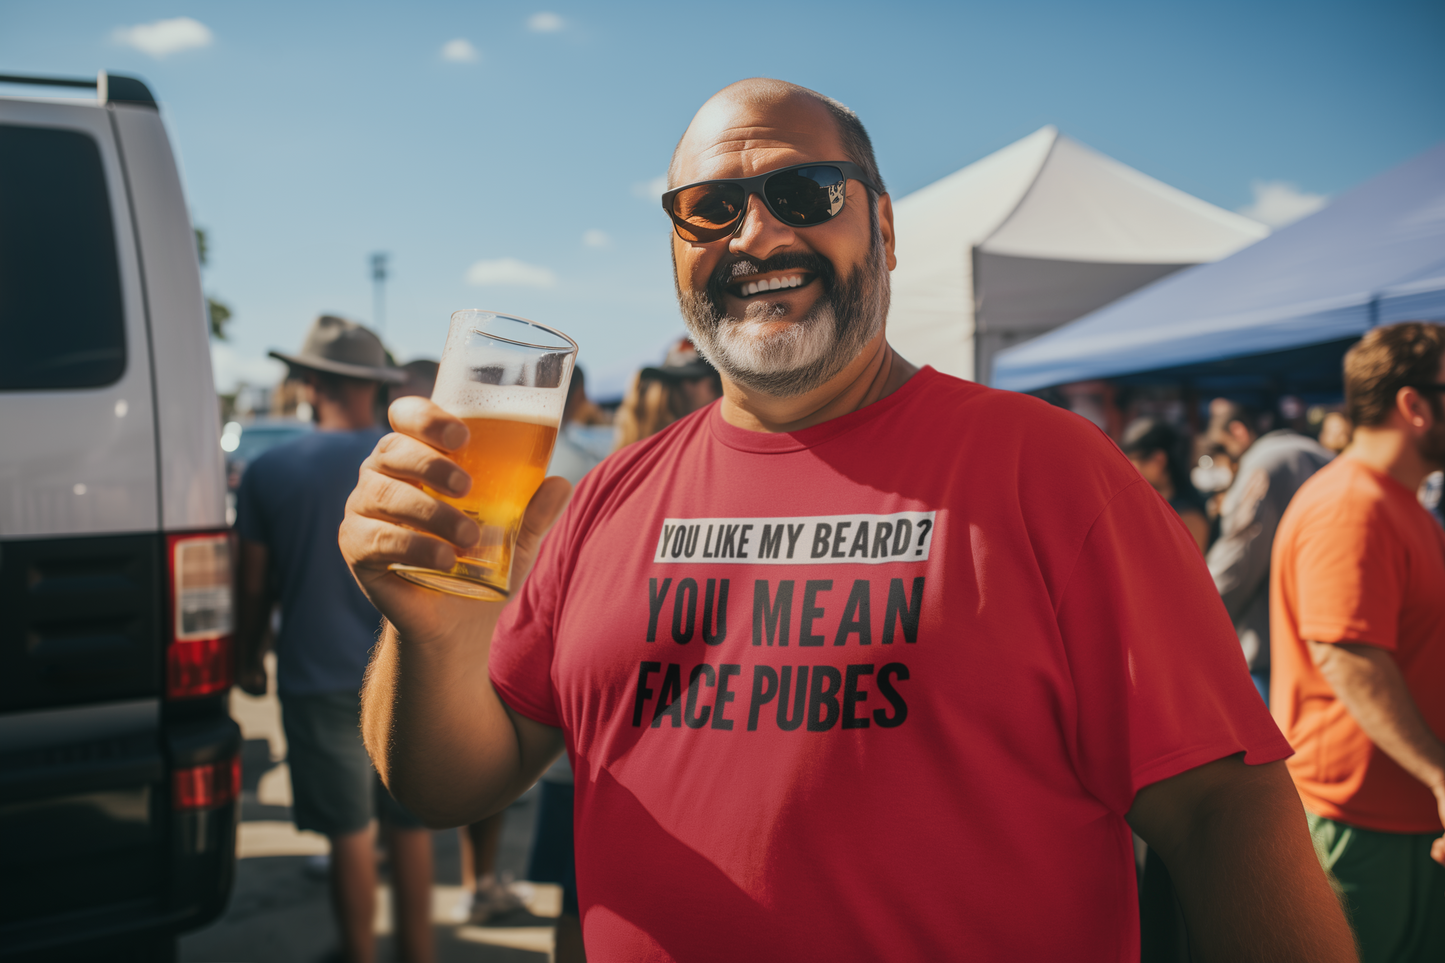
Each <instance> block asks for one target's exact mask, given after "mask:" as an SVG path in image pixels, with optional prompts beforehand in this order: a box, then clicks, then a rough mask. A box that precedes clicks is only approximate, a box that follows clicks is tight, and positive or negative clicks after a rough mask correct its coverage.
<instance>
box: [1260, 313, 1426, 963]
mask: <svg viewBox="0 0 1445 963" xmlns="http://www.w3.org/2000/svg"><path fill="white" fill-rule="evenodd" d="M1442 391H1445V327H1442V326H1441V325H1438V324H1422V323H1418V322H1412V323H1406V324H1395V325H1391V326H1389V327H1384V328H1376V329H1375V330H1373V331H1371V332H1370V333H1369V334H1367V335H1365V337H1364V338H1362V339H1361V340H1360V342H1359V343H1358V344H1356V345H1355V346H1354V347H1353V348H1351V349H1350V351H1349V353H1348V354H1346V355H1345V399H1346V405H1347V406H1348V408H1349V415H1350V420H1351V421H1352V422H1354V425H1355V434H1354V440H1353V441H1352V442H1351V444H1350V447H1349V448H1348V449H1346V451H1345V453H1344V454H1343V455H1341V456H1340V458H1339V459H1337V460H1336V461H1335V462H1334V463H1333V464H1332V465H1329V466H1328V467H1326V468H1323V469H1321V470H1320V472H1319V474H1317V475H1315V476H1314V477H1313V478H1311V479H1310V480H1309V481H1307V482H1305V484H1304V485H1303V486H1301V488H1300V490H1299V494H1298V495H1296V496H1295V500H1294V501H1293V502H1292V503H1291V504H1290V506H1289V510H1288V511H1286V512H1285V515H1284V520H1283V521H1282V522H1281V523H1280V527H1279V536H1278V538H1277V539H1276V541H1275V549H1274V567H1273V571H1272V574H1271V576H1270V594H1271V597H1272V603H1273V613H1274V616H1273V620H1272V621H1273V626H1274V633H1273V636H1272V639H1273V646H1274V658H1275V678H1274V683H1273V694H1274V699H1273V703H1272V704H1273V706H1274V717H1275V721H1276V722H1278V723H1279V727H1280V729H1281V730H1282V731H1283V732H1284V733H1285V735H1286V736H1288V737H1289V740H1290V742H1291V744H1292V745H1293V746H1294V748H1295V753H1296V754H1295V756H1294V757H1293V758H1292V759H1290V761H1289V769H1290V774H1291V775H1292V776H1294V780H1295V785H1297V786H1298V787H1299V792H1300V795H1301V796H1302V797H1303V798H1304V804H1305V809H1306V810H1308V812H1309V821H1310V830H1311V832H1312V833H1313V835H1314V838H1315V846H1316V849H1317V850H1318V851H1319V853H1320V858H1321V860H1322V862H1323V863H1324V864H1325V867H1326V868H1327V869H1330V870H1332V871H1333V873H1334V875H1335V878H1336V879H1337V880H1338V881H1339V887H1340V889H1341V891H1342V893H1343V895H1344V899H1345V906H1346V909H1347V911H1348V912H1349V915H1350V919H1351V922H1353V923H1354V927H1355V932H1356V934H1357V936H1358V937H1359V941H1360V951H1361V956H1362V958H1363V959H1365V960H1367V961H1376V960H1379V961H1411V960H1420V961H1427V960H1428V961H1438V960H1445V866H1441V865H1439V864H1442V863H1445V837H1441V836H1440V832H1441V829H1442V819H1445V742H1442V738H1445V531H1442V530H1441V528H1440V526H1439V525H1437V524H1436V523H1435V520H1434V519H1433V518H1431V517H1430V515H1429V513H1428V512H1426V511H1425V509H1424V508H1423V507H1421V505H1420V503H1419V502H1418V501H1417V500H1416V497H1415V495H1416V492H1417V491H1418V490H1419V488H1420V483H1421V482H1422V481H1424V479H1425V477H1426V476H1427V475H1428V474H1430V473H1431V472H1435V471H1439V470H1440V469H1442V468H1445V405H1442V404H1441V392H1442ZM1432 858H1433V860H1434V861H1433V862H1432Z"/></svg>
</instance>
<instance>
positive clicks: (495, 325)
mask: <svg viewBox="0 0 1445 963" xmlns="http://www.w3.org/2000/svg"><path fill="white" fill-rule="evenodd" d="M576 355H577V343H576V342H575V341H573V340H572V339H571V338H569V337H567V336H566V335H565V334H562V333H561V332H560V331H555V330H553V329H552V328H548V327H545V326H544V325H540V324H537V323H536V322H535V321H528V320H526V319H525V318H514V317H509V316H507V315H504V314H497V313H495V312H492V311H481V310H467V311H458V312H456V313H455V314H453V315H452V326H451V331H450V332H449V333H448V335H447V346H446V350H444V351H443V352H442V360H441V364H440V366H439V368H438V370H437V381H436V387H435V389H433V391H432V401H434V402H436V404H438V405H440V406H441V407H442V408H444V409H445V410H446V411H448V412H450V413H451V414H453V415H456V416H457V417H458V418H460V419H461V420H462V422H463V423H464V424H465V425H466V426H467V430H468V431H469V432H471V435H470V437H469V438H468V439H467V443H466V445H464V446H463V447H462V448H461V449H459V450H458V451H454V452H452V453H451V457H452V460H453V461H455V462H456V463H457V464H458V465H459V466H461V469H462V470H463V471H465V472H466V473H467V474H468V475H469V476H471V479H472V487H471V489H470V490H469V491H468V492H467V493H466V494H465V495H463V496H462V497H461V498H453V497H452V496H450V495H444V494H442V493H441V492H439V491H436V490H435V489H432V488H429V487H426V486H422V487H423V490H424V491H425V492H426V493H427V494H428V495H431V496H432V497H433V498H437V499H440V500H441V501H444V502H446V503H447V504H448V505H452V506H454V507H456V508H458V509H460V510H461V511H463V512H464V513H466V514H467V515H469V516H470V517H471V518H472V519H473V520H474V521H475V522H476V523H477V525H478V527H480V528H481V530H482V536H481V541H480V542H479V543H478V544H476V545H473V546H472V547H470V548H468V549H467V550H466V551H465V553H459V554H458V555H457V561H456V564H455V565H453V566H452V568H451V570H450V571H446V572H440V571H437V570H435V569H430V568H423V567H421V566H417V565H402V564H400V563H397V564H393V565H391V566H390V568H391V570H392V571H393V572H395V573H396V574H397V575H399V576H401V577H402V578H404V579H407V580H408V581H412V582H416V583H417V584H418V585H425V586H427V587H428V588H434V589H438V590H440V591H442V592H450V593H451V594H453V595H463V596H466V597H468V598H477V599H492V600H498V599H505V598H506V597H507V595H508V592H509V589H510V582H511V577H512V549H513V548H514V547H515V546H516V544H517V533H518V531H520V529H521V527H522V515H523V514H524V513H525V512H526V511H527V503H528V502H530V501H531V500H532V496H533V495H535V494H536V493H537V488H538V486H540V485H541V484H542V478H543V476H544V475H545V474H546V473H547V463H548V462H549V461H550V460H551V458H552V445H553V443H554V442H556V440H557V426H558V425H559V424H560V423H561V421H562V409H563V407H564V406H565V404H566V402H567V386H568V382H569V381H570V380H571V375H572V363H573V361H574V359H575V358H576Z"/></svg>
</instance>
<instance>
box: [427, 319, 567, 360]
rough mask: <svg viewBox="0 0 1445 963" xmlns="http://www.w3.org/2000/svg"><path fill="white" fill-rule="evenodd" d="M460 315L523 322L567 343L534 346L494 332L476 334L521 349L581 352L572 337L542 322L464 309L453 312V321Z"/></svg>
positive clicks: (531, 343)
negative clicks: (486, 315) (480, 315)
mask: <svg viewBox="0 0 1445 963" xmlns="http://www.w3.org/2000/svg"><path fill="white" fill-rule="evenodd" d="M459 314H489V315H491V316H492V317H494V318H506V319H508V320H509V321H520V322H522V323H523V324H528V325H531V326H532V327H534V328H538V329H540V330H542V331H545V332H547V333H548V334H552V335H556V336H557V337H558V338H561V339H562V340H563V341H565V342H567V344H566V345H560V344H534V343H533V342H531V341H518V340H517V339H516V338H509V337H507V336H506V335H501V334H495V333H493V332H491V331H477V332H476V333H477V334H480V335H483V336H485V337H488V338H493V339H495V340H497V341H502V342H505V343H507V344H513V345H516V346H517V347H519V348H536V349H537V350H539V351H557V352H566V351H570V352H572V353H574V354H575V353H576V352H577V351H578V350H579V349H578V347H577V342H576V341H574V340H572V338H571V337H570V336H568V335H566V334H563V333H562V332H561V331H558V330H557V329H556V328H554V327H552V326H550V325H546V324H542V323H541V322H540V321H533V320H532V319H531V318H524V317H522V316H520V315H516V314H508V313H507V312H505V311H493V310H492V309H490V308H462V309H460V310H457V311H453V312H452V320H456V317H457V315H459ZM568 345H570V348H569V347H568Z"/></svg>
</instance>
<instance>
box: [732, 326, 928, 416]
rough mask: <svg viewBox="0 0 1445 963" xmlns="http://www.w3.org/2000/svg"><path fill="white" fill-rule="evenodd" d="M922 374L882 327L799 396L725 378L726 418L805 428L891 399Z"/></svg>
mask: <svg viewBox="0 0 1445 963" xmlns="http://www.w3.org/2000/svg"><path fill="white" fill-rule="evenodd" d="M917 372H918V368H917V367H916V366H915V365H912V364H910V363H909V362H908V361H906V360H904V358H903V357H902V356H901V355H899V354H898V353H897V352H896V351H894V350H893V349H892V348H891V347H890V346H889V345H888V341H887V339H886V338H885V337H884V332H883V331H879V332H878V334H877V336H876V337H874V338H873V340H872V341H870V342H868V344H867V345H866V346H865V347H864V348H863V350H862V351H861V352H860V353H859V355H858V357H857V358H854V359H853V361H852V362H850V363H849V364H848V366H847V367H846V368H844V369H843V370H842V371H840V372H838V374H836V375H834V376H833V377H832V378H830V379H829V380H828V381H827V382H826V383H824V384H822V385H819V386H818V387H817V388H814V389H813V390H812V391H809V392H806V393H804V394H801V395H797V396H795V397H791V398H779V397H777V396H775V395H769V394H764V393H762V392H758V391H752V390H750V389H747V388H744V387H743V386H742V385H739V384H737V383H736V382H733V381H729V380H728V379H727V378H726V377H724V378H723V400H722V417H723V420H724V421H726V422H727V423H728V424H730V425H734V426H736V427H738V428H746V429H747V430H748V431H766V432H784V431H801V430H803V429H804V428H811V427H813V426H814V425H821V424H822V423H823V422H825V421H832V420H833V419H834V418H838V417H841V416H843V415H846V414H848V413H849V412H853V411H857V410H858V409H859V408H863V407H866V406H867V405H871V404H872V403H873V402H875V401H878V400H879V399H881V398H886V397H888V396H889V395H891V394H892V393H893V392H895V391H897V390H898V389H899V388H901V387H902V386H903V383H904V382H906V381H907V380H908V379H909V378H911V377H913V376H914V375H915V374H916V373H917Z"/></svg>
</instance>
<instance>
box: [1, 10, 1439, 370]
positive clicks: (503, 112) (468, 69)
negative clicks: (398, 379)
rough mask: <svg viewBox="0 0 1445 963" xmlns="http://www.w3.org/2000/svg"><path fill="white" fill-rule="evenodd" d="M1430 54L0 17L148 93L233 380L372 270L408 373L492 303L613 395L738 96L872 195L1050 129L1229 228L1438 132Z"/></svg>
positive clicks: (623, 15) (1206, 31) (903, 16)
mask: <svg viewBox="0 0 1445 963" xmlns="http://www.w3.org/2000/svg"><path fill="white" fill-rule="evenodd" d="M178 18H189V20H190V21H194V24H190V23H181V24H171V25H170V26H168V27H165V28H163V29H160V30H156V29H151V30H149V31H146V30H141V31H135V30H133V29H130V28H135V27H138V26H140V27H144V26H146V25H153V24H155V23H157V22H159V21H174V20H177V19H178ZM458 40H464V41H465V42H466V43H465V44H458V43H455V41H458ZM449 43H451V47H450V48H447V52H448V53H449V54H450V59H449V58H448V56H447V55H445V54H444V48H446V45H448V44H449ZM1442 45H1445V6H1442V5H1441V4H1439V3H1438V2H1434V3H1390V2H1374V3H1320V2H1316V3H1310V4H1305V3H1259V2H1257V0H1256V2H1253V3H1222V2H1221V3H1209V4H1198V3H1165V2H1153V3H1109V2H1094V3H1087V4H1085V3H1077V2H1076V3H1069V4H1062V3H1059V4H1055V3H1037V2H1014V3H1007V4H1003V3H992V4H976V3H949V4H933V3H908V2H900V3H894V4H878V3H867V4H860V3H851V2H834V3H830V4H817V3H810V4H788V3H750V2H730V3H726V4H715V5H702V4H696V5H678V4H662V3H626V4H616V3H614V4H608V5H605V6H604V5H580V4H573V5H557V4H553V3H552V0H546V2H544V3H541V4H510V3H494V4H485V5H484V4H475V3H474V4H462V3H441V2H436V3H426V2H414V3H410V4H407V5H401V4H382V3H355V2H353V3H333V2H308V3H294V2H293V3H285V4H282V3H274V2H266V0H253V2H250V3H246V4H236V3H227V4H222V3H174V2H165V3H150V2H144V3H141V2H111V3H98V2H65V0H49V2H43V3H41V2H27V0H8V2H6V3H4V4H3V5H0V72H4V71H18V72H35V73H49V74H65V75H93V74H94V72H95V71H96V70H97V69H100V68H107V69H110V70H114V71H116V72H127V73H134V74H137V75H139V76H141V77H143V78H144V79H146V80H147V81H148V82H149V83H150V84H151V87H152V89H153V90H154V91H155V93H156V95H157V97H158V98H159V99H160V100H161V101H162V104H163V113H164V116H165V119H166V121H167V124H168V125H169V129H170V132H171V137H172V139H173V143H174V145H175V147H176V150H177V153H178V155H179V157H180V160H181V163H182V166H183V173H184V177H185V181H186V189H187V194H188V198H189V201H190V204H191V210H192V214H193V218H194V220H195V221H196V223H197V224H199V225H202V226H204V227H206V228H207V230H208V231H209V233H210V237H211V266H210V267H209V268H208V269H207V271H206V277H205V280H206V287H207V289H208V291H209V292H210V293H212V294H213V295H215V296H216V297H219V298H220V299H222V300H224V301H226V302H228V303H229V304H230V305H231V306H232V308H233V310H234V312H235V314H234V317H233V320H232V325H231V330H232V335H231V341H230V343H229V345H227V346H225V347H224V348H223V349H222V351H221V352H220V355H221V368H222V369H223V370H222V372H221V373H222V374H223V375H225V376H226V377H227V379H229V378H231V377H233V376H234V375H235V374H236V373H238V372H239V373H243V374H247V373H249V374H250V376H251V377H253V378H254V377H263V376H264V375H265V373H266V371H267V369H266V368H265V366H264V365H262V364H261V362H260V359H262V358H263V357H264V355H265V352H266V350H267V349H268V348H272V347H277V348H282V349H283V350H291V349H294V348H296V347H297V346H299V344H300V341H301V338H302V336H303V333H304V331H305V328H306V326H307V324H308V323H309V322H310V320H311V318H312V317H314V316H315V315H316V314H317V313H319V312H323V311H330V312H337V313H341V314H345V315H348V316H351V317H355V318H357V319H360V320H363V321H366V320H370V319H371V315H372V297H371V283H370V280H369V275H368V269H367V261H368V256H369V254H370V252H372V251H378V250H383V251H387V252H389V253H390V255H391V259H392V279H391V281H390V283H389V285H388V294H387V325H386V338H387V341H388V343H389V344H390V345H391V346H392V348H393V350H394V352H395V353H396V355H397V356H398V357H399V358H400V359H402V360H406V359H408V358H411V357H415V356H418V355H431V356H435V355H436V354H437V353H438V352H439V351H440V348H441V345H442V341H443V339H444V335H445V331H446V324H447V317H448V315H449V314H450V312H452V311H453V310H456V309H457V308H461V307H491V308H500V309H504V310H508V311H511V312H514V313H518V314H522V315H524V316H527V317H532V318H535V319H536V320H539V321H543V322H546V323H550V324H553V325H555V326H557V327H559V328H561V329H563V330H565V331H567V332H569V333H570V334H572V335H573V336H574V337H576V338H577V340H578V341H579V342H580V343H581V345H582V355H581V362H582V364H583V365H584V366H585V367H587V368H588V369H589V371H590V373H591V374H592V376H593V381H594V382H603V383H609V382H610V383H616V382H618V381H619V380H620V378H621V376H622V374H623V373H624V372H625V371H626V370H627V369H628V368H629V367H631V366H632V365H634V364H636V363H637V362H638V361H639V360H644V359H650V358H651V357H653V356H655V355H657V354H658V352H659V351H660V350H661V348H662V346H663V345H664V343H665V342H666V341H667V340H668V339H669V337H671V336H673V335H674V334H676V333H680V332H681V330H682V325H681V321H680V319H679V316H678V314H677V309H676V305H675V301H674V297H673V289H672V275H671V267H670V263H669V260H668V230H669V228H668V223H667V220H666V217H665V215H664V214H663V213H662V211H661V209H660V207H659V206H658V203H657V199H656V196H655V193H654V191H653V188H652V187H651V186H650V184H651V182H653V181H654V180H655V179H656V178H658V177H659V176H660V175H662V174H663V172H664V171H665V169H666V166H667V160H668V156H669V154H670V152H671V150H672V146H673V144H674V143H675V142H676V140H677V137H678V136H679V135H680V134H681V132H682V130H683V128H684V127H685V126H686V125H687V122H688V120H689V119H690V118H691V116H692V113H693V111H694V110H696V108H697V107H698V106H699V105H700V104H701V103H702V101H703V100H705V99H706V98H707V97H708V95H710V94H711V93H712V92H714V91H715V90H717V89H718V88H720V87H722V86H724V85H726V84H727V83H729V82H731V81H733V80H737V79H739V78H742V77H748V76H754V75H769V76H776V77H781V78H784V79H787V80H791V81H794V82H797V83H801V84H804V85H806V86H809V87H813V88H816V89H818V90H822V91H824V92H825V93H828V94H830V95H832V96H834V97H837V98H838V99H840V100H842V101H843V102H844V103H847V104H848V105H849V106H851V107H853V108H854V109H855V110H857V111H858V113H859V114H860V116H861V117H862V118H863V121H864V123H865V124H867V125H868V127H869V130H870V132H871V133H872V135H873V140H874V143H875V146H876V148H877V151H878V157H879V162H880V164H881V166H882V170H883V174H884V177H885V178H886V179H887V181H888V184H889V187H890V190H891V192H892V193H893V194H894V195H895V196H896V197H902V196H904V195H906V194H908V193H909V192H911V191H913V190H916V189H918V188H919V187H922V186H924V185H926V184H928V183H930V182H932V181H934V180H936V179H937V178H939V177H942V176H944V175H945V174H948V173H950V172H952V171H954V170H956V169H958V168H959V167H961V166H963V165H964V164H967V163H969V162H971V161H974V160H977V159H978V158H980V157H982V156H984V155H985V154H987V153H990V152H992V151H994V150H997V149H998V148H1000V147H1003V146H1005V145H1007V144H1009V143H1011V142H1012V141H1014V140H1017V139H1018V138H1020V137H1022V136H1024V135H1026V134H1029V133H1031V132H1032V131H1034V130H1036V129H1038V128H1039V127H1041V126H1043V125H1044V124H1050V123H1051V124H1056V125H1058V126H1059V127H1060V129H1061V130H1062V131H1063V132H1064V133H1067V134H1069V135H1071V136H1073V137H1075V138H1076V139H1078V140H1081V141H1083V142H1084V143H1086V144H1089V145H1090V146H1092V147H1094V148H1096V149H1098V150H1100V151H1103V152H1104V153H1106V154H1109V155H1111V156H1113V157H1115V158H1117V159H1119V160H1121V161H1123V162H1124V163H1126V164H1129V165H1131V166H1133V167H1136V168H1138V169H1139V170H1142V171H1144V172H1145V173H1147V174H1150V175H1152V176H1154V177H1157V178H1159V179H1161V180H1164V181H1166V182H1168V183H1171V184H1173V185H1175V186H1177V187H1179V188H1182V189H1183V190H1186V191H1189V192H1190V193H1193V194H1195V195H1197V196H1199V197H1202V198H1204V199H1205V200H1208V201H1211V202H1213V203H1215V204H1219V205H1221V206H1223V207H1226V208H1230V209H1235V210H1237V209H1241V208H1246V207H1248V206H1249V205H1250V204H1252V203H1253V202H1254V201H1255V199H1256V198H1255V193H1254V191H1255V187H1256V185H1258V184H1261V183H1284V184H1289V185H1293V188H1294V193H1293V194H1292V193H1291V192H1290V191H1289V190H1287V189H1284V188H1276V191H1284V199H1285V200H1288V199H1289V198H1290V197H1293V196H1295V195H1296V194H1305V195H1334V194H1337V193H1339V192H1341V191H1344V190H1347V189H1349V188H1350V187H1353V186H1355V185H1356V184H1359V183H1360V182H1362V181H1364V180H1366V179H1367V178H1369V177H1371V176H1373V175H1375V174H1378V173H1380V172H1382V171H1384V170H1386V169H1388V168H1390V167H1391V166H1393V165H1395V164H1398V163H1400V162H1401V161H1404V160H1405V159H1407V158H1409V157H1411V156H1412V155H1414V154H1417V153H1419V152H1420V151H1422V150H1424V149H1425V148H1426V147H1428V146H1430V145H1431V144H1433V143H1436V142H1438V141H1440V140H1441V139H1442V138H1445V107H1442V103H1445V101H1442V94H1445V60H1442V58H1441V57H1440V56H1439V51H1440V50H1441V48H1442ZM176 48H180V49H176ZM148 51H149V52H148ZM471 54H474V55H475V56H474V57H473V56H471ZM11 91H12V92H13V88H12V89H11ZM1277 199H1278V198H1277ZM479 262H481V265H482V266H480V267H478V266H477V265H478V263H479ZM498 262H501V263H500V264H499V263H498ZM513 262H517V263H513ZM469 277H470V279H471V280H470V281H469Z"/></svg>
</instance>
